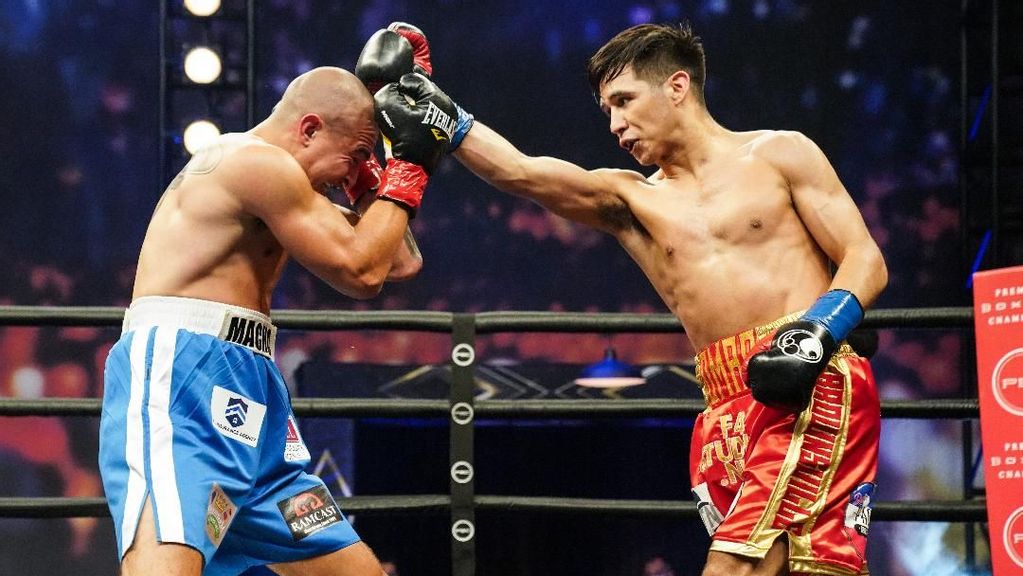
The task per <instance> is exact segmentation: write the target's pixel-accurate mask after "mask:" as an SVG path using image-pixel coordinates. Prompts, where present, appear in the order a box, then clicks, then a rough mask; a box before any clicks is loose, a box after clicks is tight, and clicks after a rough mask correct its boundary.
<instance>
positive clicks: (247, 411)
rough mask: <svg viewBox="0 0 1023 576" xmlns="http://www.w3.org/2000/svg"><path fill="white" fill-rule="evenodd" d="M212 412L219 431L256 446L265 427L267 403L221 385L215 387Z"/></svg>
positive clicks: (211, 403) (211, 401)
mask: <svg viewBox="0 0 1023 576" xmlns="http://www.w3.org/2000/svg"><path fill="white" fill-rule="evenodd" d="M210 414H211V415H212V417H213V426H214V427H215V428H216V429H217V431H218V432H220V433H221V434H223V435H224V436H227V437H228V438H233V439H235V440H237V441H239V442H241V443H243V444H248V445H249V446H252V447H255V446H256V444H257V443H259V432H260V431H261V430H262V429H263V417H264V416H266V405H265V404H260V403H259V402H256V401H255V400H252V399H251V398H247V397H245V396H242V395H241V394H238V393H237V392H232V391H230V390H228V389H226V388H222V387H220V386H214V387H213V397H212V398H211V399H210Z"/></svg>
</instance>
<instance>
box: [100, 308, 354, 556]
mask: <svg viewBox="0 0 1023 576" xmlns="http://www.w3.org/2000/svg"><path fill="white" fill-rule="evenodd" d="M275 334H276V328H274V326H273V324H271V323H270V320H269V318H267V317H266V316H265V315H263V314H259V313H256V312H254V311H251V310H248V309H246V308H241V307H236V306H228V305H225V304H219V303H215V302H209V301H205V300H196V299H191V298H167V297H155V296H149V297H143V298H139V299H137V300H135V301H134V302H133V303H132V305H131V308H129V310H128V313H127V315H126V320H125V325H124V335H123V337H122V338H121V340H120V341H119V342H118V343H117V344H116V345H115V346H114V348H113V350H112V351H111V353H110V357H109V359H108V361H107V374H106V388H105V391H104V412H103V420H102V426H101V429H100V435H101V438H103V439H104V441H103V444H102V446H101V450H100V467H101V471H102V473H103V478H104V481H105V486H106V493H107V498H108V499H109V501H110V508H111V511H112V513H113V516H114V518H115V519H116V522H117V524H115V526H114V528H115V530H116V532H117V541H118V548H119V549H120V551H121V553H122V555H123V553H124V552H125V551H126V550H127V549H129V548H130V547H131V545H132V543H133V539H134V537H135V532H136V528H137V526H138V522H139V516H140V513H141V511H142V506H143V504H144V502H145V500H146V499H147V498H148V499H149V501H150V502H151V504H152V507H153V517H154V518H155V519H156V525H157V534H158V537H159V539H160V541H161V542H165V543H167V542H176V543H180V544H184V545H186V546H189V547H191V548H195V549H196V550H198V551H200V552H201V553H202V555H203V557H204V558H205V559H206V569H205V572H204V573H205V574H225V575H227V574H238V573H240V572H242V571H244V570H245V569H246V568H248V567H249V566H251V565H255V564H271V563H280V562H289V561H293V560H298V559H302V558H305V557H308V556H318V555H322V554H326V553H328V552H333V551H334V550H338V549H341V548H345V547H347V546H349V545H351V544H353V543H355V542H357V541H358V540H359V537H358V536H357V535H356V534H355V531H354V530H352V527H351V525H350V524H349V523H348V521H347V520H346V519H345V517H344V515H343V514H342V513H341V511H340V509H339V508H338V506H337V504H336V503H335V502H334V500H333V498H332V497H331V495H330V492H329V491H328V490H327V488H326V486H324V484H323V482H322V481H321V480H320V479H319V478H318V477H316V476H313V475H311V474H308V473H306V472H305V471H304V468H305V465H306V464H307V463H308V462H309V451H308V450H307V449H306V447H305V445H304V444H303V442H302V438H301V436H300V435H299V434H298V427H297V425H296V423H295V418H294V416H293V415H292V412H291V407H290V398H289V396H288V391H287V388H286V387H285V385H284V381H283V379H282V378H281V374H280V371H278V369H277V367H276V366H275V365H274V363H273V349H274V336H275Z"/></svg>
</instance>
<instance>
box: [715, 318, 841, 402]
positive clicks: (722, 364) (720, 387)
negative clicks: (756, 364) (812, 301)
mask: <svg viewBox="0 0 1023 576" xmlns="http://www.w3.org/2000/svg"><path fill="white" fill-rule="evenodd" d="M802 313H803V311H799V312H793V313H791V314H787V315H785V316H783V317H781V318H779V319H777V320H774V321H773V322H769V323H767V324H764V325H763V326H756V327H754V328H750V329H748V330H743V331H742V332H739V333H738V334H736V335H734V336H729V337H727V338H722V339H721V340H718V341H717V342H714V343H713V344H711V345H709V346H707V347H706V348H704V349H703V350H701V351H700V353H699V354H697V355H696V378H697V380H699V382H700V387H701V388H702V389H703V396H704V398H705V399H706V401H707V406H709V407H714V406H717V405H718V404H720V403H722V402H725V401H727V400H730V399H732V398H735V397H736V396H739V395H741V394H743V393H745V392H746V391H747V390H748V389H749V388H748V386H747V385H746V378H745V373H746V371H745V369H744V367H745V366H746V362H747V361H748V360H749V356H750V352H751V351H752V350H753V346H754V344H756V343H757V342H759V341H761V340H763V339H764V338H767V337H769V336H771V335H772V334H773V333H774V332H775V330H777V329H778V328H779V327H780V326H781V325H782V324H786V323H788V322H792V321H793V320H795V319H797V318H799V317H800V315H802ZM836 354H854V352H853V350H852V348H850V347H849V345H848V344H846V343H844V342H843V343H842V345H841V346H839V349H838V352H836Z"/></svg>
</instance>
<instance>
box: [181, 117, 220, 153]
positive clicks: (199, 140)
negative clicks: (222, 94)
mask: <svg viewBox="0 0 1023 576" xmlns="http://www.w3.org/2000/svg"><path fill="white" fill-rule="evenodd" d="M217 136H220V128H219V127H218V126H217V125H216V124H214V123H213V122H210V121H209V120H196V121H195V122H192V123H191V124H189V125H188V127H187V128H185V133H184V136H183V140H184V141H185V150H188V153H189V154H195V152H196V150H199V149H200V148H202V147H203V146H206V145H207V144H209V143H210V142H212V141H213V140H214V139H215V138H216V137H217Z"/></svg>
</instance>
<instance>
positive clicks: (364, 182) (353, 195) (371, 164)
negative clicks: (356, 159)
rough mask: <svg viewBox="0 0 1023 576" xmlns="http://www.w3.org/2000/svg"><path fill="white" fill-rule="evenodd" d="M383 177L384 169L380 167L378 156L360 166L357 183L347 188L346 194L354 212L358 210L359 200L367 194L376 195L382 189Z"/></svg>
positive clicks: (356, 178)
mask: <svg viewBox="0 0 1023 576" xmlns="http://www.w3.org/2000/svg"><path fill="white" fill-rule="evenodd" d="M383 177H384V169H383V168H381V167H380V163H379V162H377V158H376V156H372V155H371V156H370V157H369V160H366V161H365V162H363V163H362V164H361V165H360V166H359V173H358V175H357V176H356V177H355V181H354V182H352V184H351V185H350V186H346V187H345V194H346V195H347V196H348V201H349V202H350V203H351V207H352V209H353V210H355V209H356V204H357V203H358V202H359V199H360V198H362V197H363V196H365V195H366V193H367V192H369V193H373V194H375V193H376V191H377V189H378V188H380V181H381V180H383Z"/></svg>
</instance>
